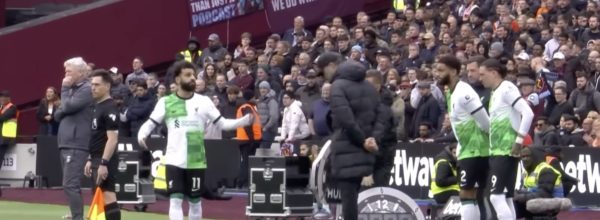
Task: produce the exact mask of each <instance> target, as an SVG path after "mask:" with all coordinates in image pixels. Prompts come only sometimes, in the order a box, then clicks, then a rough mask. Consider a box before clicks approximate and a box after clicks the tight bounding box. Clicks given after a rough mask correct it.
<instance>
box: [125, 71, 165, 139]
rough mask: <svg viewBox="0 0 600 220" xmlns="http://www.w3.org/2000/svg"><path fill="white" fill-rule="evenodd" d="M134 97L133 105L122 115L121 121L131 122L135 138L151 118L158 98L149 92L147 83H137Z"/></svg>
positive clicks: (131, 129)
mask: <svg viewBox="0 0 600 220" xmlns="http://www.w3.org/2000/svg"><path fill="white" fill-rule="evenodd" d="M134 95H135V96H134V98H133V100H132V101H131V104H129V108H127V111H126V112H125V113H121V115H122V116H121V119H122V120H121V121H122V122H129V124H130V128H129V129H130V131H131V134H132V135H133V136H135V135H136V134H137V133H138V131H139V130H140V127H141V126H142V124H144V122H146V120H148V117H150V114H151V113H152V110H153V109H154V105H155V104H156V96H154V95H153V94H152V93H150V92H149V91H148V86H147V84H146V83H143V82H139V83H137V84H136V87H135V94H134Z"/></svg>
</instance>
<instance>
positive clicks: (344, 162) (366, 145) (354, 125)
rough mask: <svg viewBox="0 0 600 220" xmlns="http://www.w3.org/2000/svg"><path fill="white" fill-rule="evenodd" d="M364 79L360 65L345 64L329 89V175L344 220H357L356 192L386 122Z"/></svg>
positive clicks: (371, 162)
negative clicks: (336, 182) (330, 121)
mask: <svg viewBox="0 0 600 220" xmlns="http://www.w3.org/2000/svg"><path fill="white" fill-rule="evenodd" d="M365 75H366V69H365V67H364V66H363V65H362V64H360V63H357V62H355V61H348V62H345V63H342V64H341V65H340V66H339V67H338V68H337V70H336V74H335V76H334V80H333V84H332V86H331V103H330V105H331V115H332V127H333V130H334V134H333V135H332V138H331V140H332V143H331V147H332V157H331V159H332V161H331V164H332V167H331V168H332V170H331V171H332V172H331V173H332V176H333V177H335V178H336V179H337V180H338V187H339V189H340V191H341V198H342V206H343V217H344V219H345V220H356V219H357V218H358V207H357V199H358V190H359V188H360V184H361V181H362V179H363V177H365V176H369V175H371V174H372V173H373V166H374V165H375V153H376V152H377V150H378V147H377V146H378V143H380V142H379V140H381V138H382V136H383V133H384V130H385V129H384V127H385V125H384V123H385V122H384V120H385V118H387V117H386V115H385V113H384V111H383V108H384V106H383V105H382V104H381V102H380V99H379V94H378V93H377V91H376V90H375V88H374V87H373V86H372V85H370V84H369V83H368V82H366V81H365Z"/></svg>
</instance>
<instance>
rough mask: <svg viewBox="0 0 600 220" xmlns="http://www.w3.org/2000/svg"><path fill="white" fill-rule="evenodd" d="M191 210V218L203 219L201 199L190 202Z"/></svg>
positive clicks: (191, 219)
mask: <svg viewBox="0 0 600 220" xmlns="http://www.w3.org/2000/svg"><path fill="white" fill-rule="evenodd" d="M189 204H190V212H189V214H188V215H189V220H201V219H202V201H201V200H199V201H198V202H197V203H193V202H191V201H190V202H189Z"/></svg>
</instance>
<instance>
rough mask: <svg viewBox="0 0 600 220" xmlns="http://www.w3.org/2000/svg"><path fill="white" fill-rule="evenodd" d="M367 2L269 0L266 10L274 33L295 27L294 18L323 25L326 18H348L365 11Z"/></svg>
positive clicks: (349, 0)
mask: <svg viewBox="0 0 600 220" xmlns="http://www.w3.org/2000/svg"><path fill="white" fill-rule="evenodd" d="M364 4H365V0H347V1H340V0H267V1H266V6H265V9H266V10H267V16H268V19H269V25H270V28H271V31H273V32H283V31H285V30H286V29H288V28H292V27H294V17H296V16H302V17H304V23H305V24H306V25H307V26H308V25H309V24H322V23H324V22H325V21H324V18H326V17H329V16H330V17H334V16H341V17H343V16H347V15H351V14H355V13H357V12H358V11H361V10H362V9H363V6H364Z"/></svg>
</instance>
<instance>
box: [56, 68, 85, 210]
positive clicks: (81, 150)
mask: <svg viewBox="0 0 600 220" xmlns="http://www.w3.org/2000/svg"><path fill="white" fill-rule="evenodd" d="M64 66H65V78H64V79H63V81H62V90H61V104H60V107H59V108H58V110H57V111H56V115H55V118H56V120H57V121H59V122H60V126H59V129H58V135H57V137H58V148H59V150H60V156H61V164H62V169H63V188H64V191H65V194H66V195H67V198H68V200H69V207H70V209H71V215H72V219H73V220H83V199H82V197H81V178H82V177H83V168H84V166H85V163H86V162H87V160H88V152H89V151H88V145H89V138H90V135H91V121H92V112H91V104H92V103H93V99H92V92H91V86H90V83H89V82H88V79H87V75H88V74H87V73H88V66H87V63H86V62H85V61H84V60H83V59H82V58H81V57H75V58H71V59H69V60H67V61H65V63H64Z"/></svg>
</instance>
